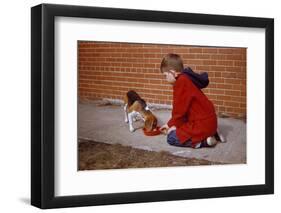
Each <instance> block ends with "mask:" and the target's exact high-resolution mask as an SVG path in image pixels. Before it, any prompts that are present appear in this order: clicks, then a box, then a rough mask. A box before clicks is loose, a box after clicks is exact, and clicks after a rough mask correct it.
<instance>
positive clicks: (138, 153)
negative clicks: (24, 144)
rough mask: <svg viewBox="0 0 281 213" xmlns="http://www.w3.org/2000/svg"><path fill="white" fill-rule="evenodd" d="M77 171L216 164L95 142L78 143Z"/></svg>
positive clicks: (166, 153) (84, 141)
mask: <svg viewBox="0 0 281 213" xmlns="http://www.w3.org/2000/svg"><path fill="white" fill-rule="evenodd" d="M78 150H79V153H78V154H79V162H78V169H79V170H101V169H122V168H148V167H171V166H196V165H213V164H218V163H215V162H210V161H207V160H198V159H195V158H183V157H179V156H175V155H172V154H169V153H168V152H165V151H162V152H153V151H146V150H141V149H136V148H132V147H129V146H123V145H120V144H106V143H100V142H95V141H88V140H80V141H79V149H78Z"/></svg>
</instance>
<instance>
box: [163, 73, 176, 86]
mask: <svg viewBox="0 0 281 213" xmlns="http://www.w3.org/2000/svg"><path fill="white" fill-rule="evenodd" d="M163 75H164V76H165V78H166V80H167V81H168V83H170V84H174V83H175V82H176V77H177V76H178V73H177V72H176V71H174V70H169V71H165V72H163Z"/></svg>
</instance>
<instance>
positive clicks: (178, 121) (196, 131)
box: [168, 74, 217, 144]
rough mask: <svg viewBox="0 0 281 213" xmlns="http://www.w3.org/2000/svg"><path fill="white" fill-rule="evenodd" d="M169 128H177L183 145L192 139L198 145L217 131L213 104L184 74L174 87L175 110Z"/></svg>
mask: <svg viewBox="0 0 281 213" xmlns="http://www.w3.org/2000/svg"><path fill="white" fill-rule="evenodd" d="M168 126H169V127H171V126H176V127H177V130H176V134H177V136H178V138H179V140H180V142H181V143H184V142H185V141H187V140H188V139H191V140H192V143H193V144H196V143H198V142H200V141H202V140H205V139H206V138H207V137H209V136H213V135H214V134H215V133H216V131H217V116H216V113H215V108H214V105H213V103H212V102H211V101H210V100H209V99H208V98H207V97H206V96H205V94H204V93H203V92H202V91H201V90H200V89H198V88H197V87H196V86H195V85H194V84H193V83H192V81H191V80H190V79H189V78H188V77H187V76H186V75H183V74H180V75H179V77H178V78H177V80H176V82H175V84H174V86H173V110H172V118H171V119H170V120H169V122H168Z"/></svg>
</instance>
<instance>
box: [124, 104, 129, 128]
mask: <svg viewBox="0 0 281 213" xmlns="http://www.w3.org/2000/svg"><path fill="white" fill-rule="evenodd" d="M124 113H125V122H126V123H128V121H129V120H128V104H125V106H124Z"/></svg>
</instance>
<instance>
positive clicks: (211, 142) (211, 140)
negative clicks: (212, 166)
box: [206, 137, 218, 147]
mask: <svg viewBox="0 0 281 213" xmlns="http://www.w3.org/2000/svg"><path fill="white" fill-rule="evenodd" d="M206 142H207V144H208V145H209V146H210V147H213V146H215V145H217V143H218V141H217V140H216V138H215V137H208V138H207V140H206Z"/></svg>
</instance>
